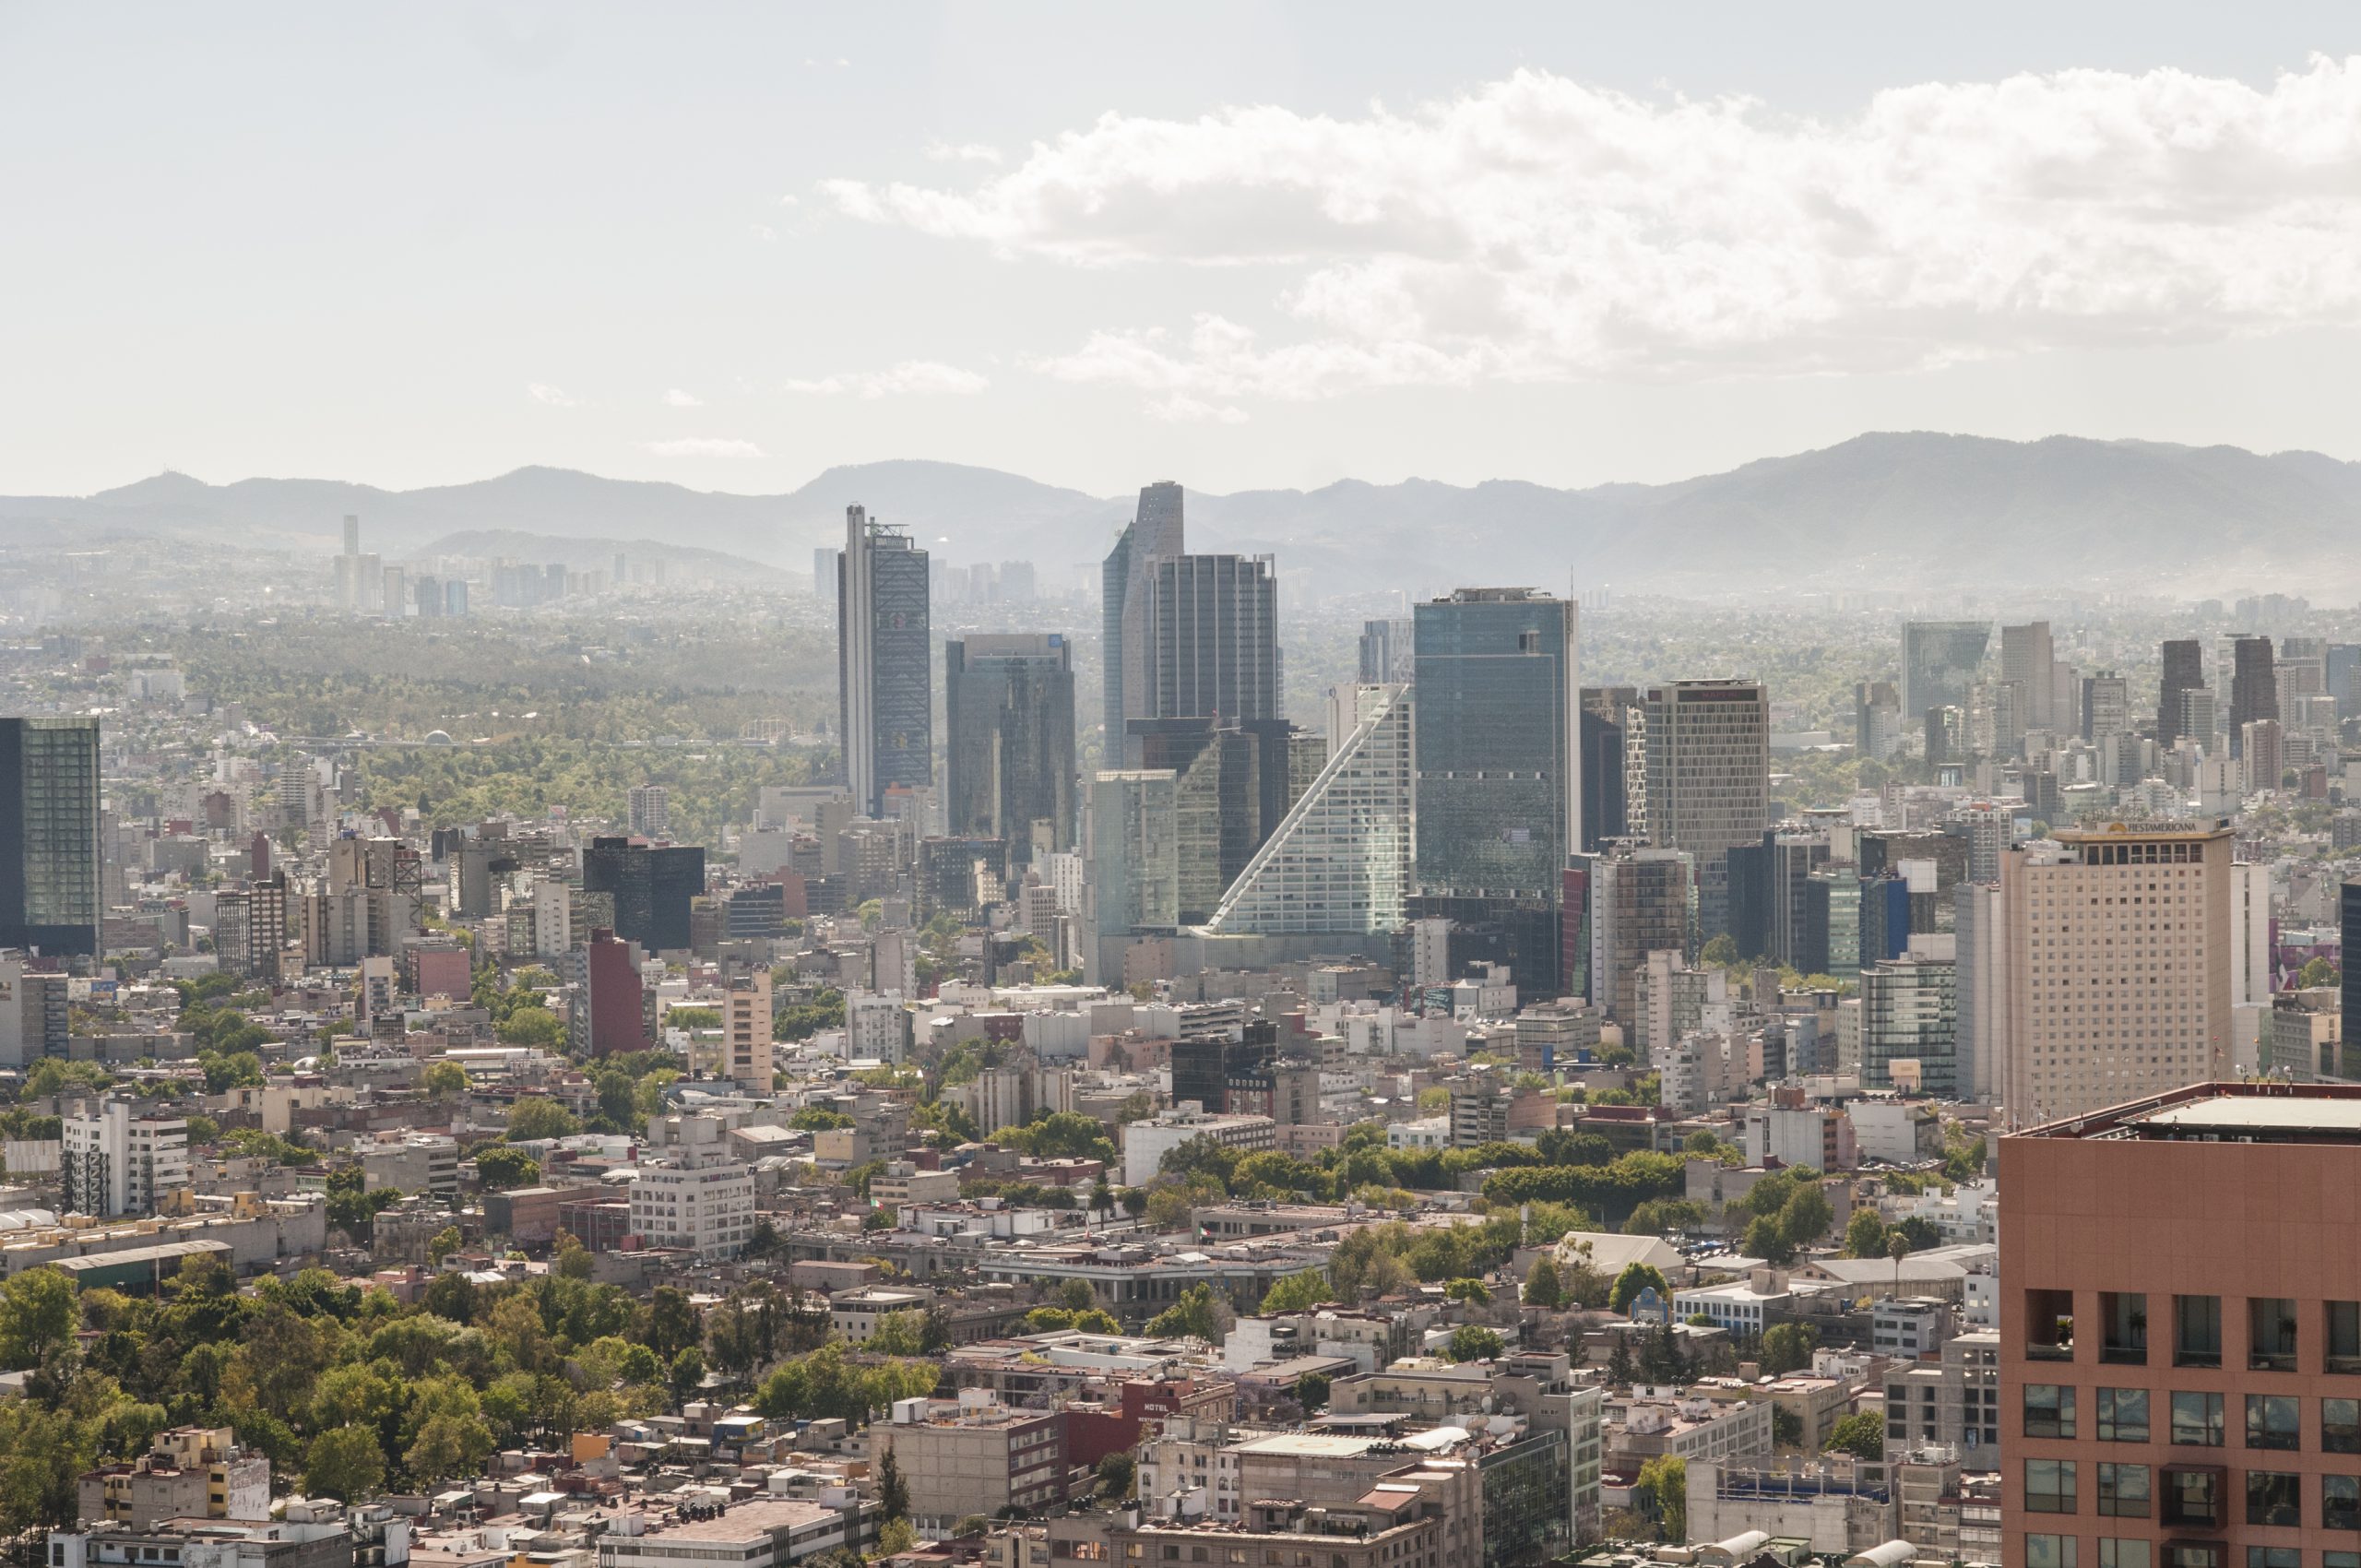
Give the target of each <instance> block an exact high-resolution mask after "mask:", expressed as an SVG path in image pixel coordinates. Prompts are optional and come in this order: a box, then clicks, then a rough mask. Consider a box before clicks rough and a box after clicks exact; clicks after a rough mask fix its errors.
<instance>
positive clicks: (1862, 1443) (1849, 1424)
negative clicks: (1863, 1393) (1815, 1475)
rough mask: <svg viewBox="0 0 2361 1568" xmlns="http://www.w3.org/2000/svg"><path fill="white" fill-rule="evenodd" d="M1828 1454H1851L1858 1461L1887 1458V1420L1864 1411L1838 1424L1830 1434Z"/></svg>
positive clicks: (1872, 1412)
mask: <svg viewBox="0 0 2361 1568" xmlns="http://www.w3.org/2000/svg"><path fill="white" fill-rule="evenodd" d="M1826 1452H1828V1453H1831V1454H1850V1455H1853V1456H1854V1457H1855V1458H1857V1459H1882V1458H1884V1457H1885V1420H1884V1419H1883V1418H1882V1417H1880V1416H1879V1415H1878V1414H1877V1413H1876V1412H1874V1411H1870V1410H1863V1411H1860V1412H1858V1413H1857V1414H1855V1415H1850V1416H1847V1417H1845V1419H1844V1420H1841V1421H1838V1422H1837V1423H1836V1430H1835V1431H1832V1432H1830V1433H1829V1434H1828V1447H1827V1450H1826Z"/></svg>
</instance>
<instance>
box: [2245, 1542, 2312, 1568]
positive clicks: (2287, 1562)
mask: <svg viewBox="0 0 2361 1568" xmlns="http://www.w3.org/2000/svg"><path fill="white" fill-rule="evenodd" d="M2247 1568H2304V1554H2303V1553H2302V1552H2300V1551H2298V1550H2296V1549H2295V1548H2294V1547H2292V1546H2250V1547H2248V1548H2247Z"/></svg>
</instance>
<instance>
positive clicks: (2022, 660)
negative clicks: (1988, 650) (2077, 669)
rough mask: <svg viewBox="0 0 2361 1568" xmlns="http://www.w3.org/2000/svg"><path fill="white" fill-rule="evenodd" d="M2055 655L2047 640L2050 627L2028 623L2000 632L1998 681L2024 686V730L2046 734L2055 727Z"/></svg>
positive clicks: (2008, 627)
mask: <svg viewBox="0 0 2361 1568" xmlns="http://www.w3.org/2000/svg"><path fill="white" fill-rule="evenodd" d="M2056 665H2057V655H2056V653H2055V651H2054V649H2053V647H2052V645H2051V643H2050V639H2049V623H2048V622H2047V621H2028V622H2027V623H2025V624H2023V625H2022V626H2003V627H2001V628H2000V679H2001V680H2003V681H2011V682H2022V683H2023V684H2024V688H2025V690H2024V703H2023V707H2022V709H2021V710H2020V717H2022V719H2023V726H2022V728H2021V730H2020V731H2019V733H2020V735H2021V736H2022V733H2023V730H2048V729H2053V728H2055V727H2056V725H2057V718H2056V713H2057V702H2056V695H2057V685H2056V681H2055V674H2054V671H2055V669H2056Z"/></svg>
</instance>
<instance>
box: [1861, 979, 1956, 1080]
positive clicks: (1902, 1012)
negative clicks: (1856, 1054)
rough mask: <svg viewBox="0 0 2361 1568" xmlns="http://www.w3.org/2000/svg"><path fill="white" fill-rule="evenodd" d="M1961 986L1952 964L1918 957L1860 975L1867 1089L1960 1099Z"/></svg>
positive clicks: (1862, 1060) (1862, 1037)
mask: <svg viewBox="0 0 2361 1568" xmlns="http://www.w3.org/2000/svg"><path fill="white" fill-rule="evenodd" d="M1958 980H1959V966H1958V964H1957V963H1956V962H1955V961H1954V960H1953V959H1952V958H1949V957H1943V958H1934V957H1925V956H1918V955H1915V954H1914V955H1909V956H1904V957H1900V958H1889V959H1887V960H1885V961H1884V962H1882V963H1878V964H1873V965H1870V966H1869V968H1864V969H1863V970H1862V971H1861V1087H1862V1088H1864V1089H1892V1088H1906V1089H1911V1090H1915V1091H1916V1092H1918V1093H1921V1094H1928V1095H1933V1096H1935V1097H1936V1098H1937V1099H1958V1098H1959V1062H1958V1055H1957V1050H1956V1039H1957V1036H1956V1029H1957V1025H1958V1000H1957V992H1958ZM1904 1080H1906V1081H1904Z"/></svg>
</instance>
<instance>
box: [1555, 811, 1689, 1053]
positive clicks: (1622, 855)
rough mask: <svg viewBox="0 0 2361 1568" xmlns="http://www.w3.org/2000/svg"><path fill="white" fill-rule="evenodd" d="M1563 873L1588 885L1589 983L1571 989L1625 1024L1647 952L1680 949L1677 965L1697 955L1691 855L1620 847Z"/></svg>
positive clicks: (1633, 1006) (1580, 859)
mask: <svg viewBox="0 0 2361 1568" xmlns="http://www.w3.org/2000/svg"><path fill="white" fill-rule="evenodd" d="M1566 874H1567V876H1568V877H1569V878H1570V879H1572V878H1576V877H1581V878H1583V879H1584V880H1586V881H1587V884H1588V888H1587V891H1588V896H1589V897H1588V909H1587V911H1586V912H1587V914H1588V916H1589V921H1590V933H1589V934H1590V963H1589V971H1590V972H1589V977H1588V979H1589V986H1588V989H1587V990H1586V991H1584V992H1576V994H1579V995H1583V996H1585V997H1586V998H1587V999H1588V1000H1590V1001H1592V1002H1594V1003H1596V1004H1598V1005H1600V1006H1602V1007H1604V1008H1606V1009H1607V1011H1608V1014H1609V1015H1611V1016H1614V1017H1616V1018H1618V1019H1620V1020H1622V1021H1624V1022H1626V1023H1629V1022H1631V1020H1632V1019H1633V1018H1634V1017H1635V1016H1637V1013H1636V1007H1637V1001H1636V998H1637V990H1636V987H1637V984H1638V981H1637V979H1636V977H1637V976H1638V974H1639V971H1640V968H1641V966H1642V965H1643V964H1644V963H1646V961H1647V956H1648V955H1649V954H1651V953H1679V955H1680V956H1681V962H1682V963H1683V964H1686V963H1688V962H1689V961H1690V960H1691V959H1692V958H1694V957H1695V956H1696V954H1697V862H1696V860H1695V858H1694V857H1693V856H1691V855H1690V854H1689V853H1688V852H1687V851H1686V850H1682V849H1646V848H1637V847H1634V846H1631V845H1618V846H1616V847H1614V848H1612V849H1608V850H1605V851H1603V852H1601V853H1599V854H1596V855H1583V856H1578V857H1576V860H1575V867H1574V869H1573V870H1572V871H1569V872H1568V873H1566ZM1569 913H1570V916H1571V913H1572V910H1571V907H1570V910H1569Z"/></svg>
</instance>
